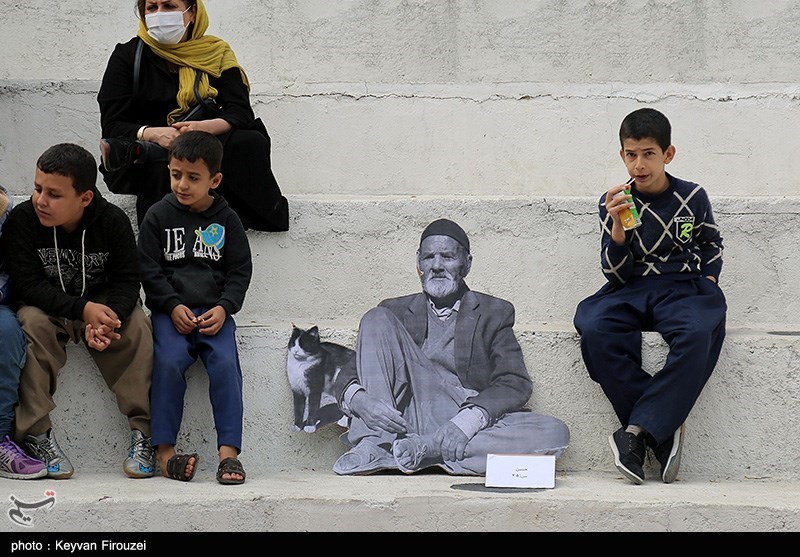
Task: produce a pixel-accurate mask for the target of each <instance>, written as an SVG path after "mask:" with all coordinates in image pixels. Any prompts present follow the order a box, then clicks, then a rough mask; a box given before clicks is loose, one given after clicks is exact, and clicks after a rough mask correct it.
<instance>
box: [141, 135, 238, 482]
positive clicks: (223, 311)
mask: <svg viewBox="0 0 800 557" xmlns="http://www.w3.org/2000/svg"><path fill="white" fill-rule="evenodd" d="M221 162H222V144H221V143H220V142H219V140H218V139H217V138H216V137H214V136H213V135H211V134H208V133H206V132H186V133H184V134H182V135H181V136H179V137H178V138H176V139H175V141H174V142H173V144H172V148H171V150H170V155H169V170H170V176H171V187H172V193H169V194H167V195H166V196H165V197H164V198H163V199H161V201H159V202H157V203H156V204H155V205H153V206H152V207H150V209H149V210H148V211H147V214H146V215H145V217H144V219H143V220H142V224H141V226H140V230H139V262H140V266H141V269H142V276H143V277H144V278H143V281H142V284H143V286H144V291H145V296H146V301H145V303H146V305H147V307H148V308H149V309H150V310H151V311H152V315H151V320H152V323H153V336H154V349H155V353H154V365H153V387H152V392H151V399H150V401H151V408H152V415H153V445H154V446H155V447H156V448H157V453H156V456H157V458H158V462H159V465H160V467H161V473H162V475H163V476H165V477H168V478H172V479H175V480H181V481H189V480H191V479H192V478H193V477H194V473H195V471H196V470H197V461H198V457H197V454H196V453H191V454H179V453H178V452H177V451H176V450H175V443H176V441H177V436H178V431H179V430H180V426H181V420H182V418H183V403H184V395H185V393H186V380H185V377H184V374H185V373H186V370H187V369H188V368H189V367H190V366H191V365H192V364H193V363H194V362H195V361H196V360H197V357H198V356H199V357H200V359H201V360H202V361H203V364H204V365H205V367H206V371H207V372H208V377H209V392H210V396H211V406H212V410H213V413H214V425H215V426H216V430H217V448H218V449H219V461H220V462H219V466H218V468H217V480H218V481H219V482H220V483H222V484H241V483H243V482H244V480H245V472H244V468H243V467H242V464H241V462H240V461H239V459H238V455H239V453H240V452H241V447H242V418H243V406H242V370H241V367H240V366H239V356H238V350H237V345H236V323H235V322H234V320H233V317H232V316H233V314H234V313H236V312H237V311H239V309H241V307H242V304H243V303H244V298H245V294H246V293H247V288H248V287H249V285H250V277H251V274H252V270H253V264H252V261H251V258H250V245H249V243H248V240H247V235H246V234H245V230H244V227H243V226H242V222H241V220H240V219H239V217H238V216H237V215H236V213H235V212H234V211H233V210H232V209H231V208H230V207H229V206H228V204H227V202H226V201H225V199H224V198H223V197H221V196H219V195H218V194H217V193H216V192H215V191H214V189H215V188H216V187H217V186H219V184H220V182H221V181H222V174H221V173H220V165H221Z"/></svg>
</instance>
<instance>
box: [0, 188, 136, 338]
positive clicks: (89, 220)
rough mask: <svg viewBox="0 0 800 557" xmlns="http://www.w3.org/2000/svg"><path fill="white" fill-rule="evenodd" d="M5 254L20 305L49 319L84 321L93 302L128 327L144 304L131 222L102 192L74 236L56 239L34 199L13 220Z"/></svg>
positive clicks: (19, 207)
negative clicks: (137, 307)
mask: <svg viewBox="0 0 800 557" xmlns="http://www.w3.org/2000/svg"><path fill="white" fill-rule="evenodd" d="M0 249H1V250H2V253H3V254H4V256H5V258H6V266H7V268H8V272H9V274H10V275H11V278H12V280H13V281H14V293H15V301H16V302H18V303H21V304H25V305H30V306H35V307H38V308H39V309H41V310H42V311H44V312H45V313H47V314H49V315H54V316H57V317H65V318H68V319H76V320H81V319H83V308H84V307H85V306H86V303H87V302H89V301H91V302H98V303H103V304H105V305H107V306H108V307H110V308H111V309H112V310H113V311H114V312H115V313H116V314H117V316H118V317H119V319H120V320H121V321H122V322H123V323H124V322H125V320H126V318H127V317H128V316H129V315H130V314H131V312H132V311H133V308H134V306H135V305H136V303H137V302H138V301H139V291H140V286H141V285H140V282H139V262H138V257H137V253H136V239H135V237H134V233H133V227H132V226H131V221H130V219H129V218H128V216H127V215H126V214H125V212H124V211H123V210H122V209H120V208H119V207H117V206H116V205H113V204H112V203H109V202H108V201H107V200H106V199H104V198H103V197H102V196H101V195H100V193H99V192H98V191H97V190H94V199H93V200H92V202H91V203H90V204H89V205H88V206H87V207H86V208H85V209H84V213H83V218H82V219H81V223H80V225H79V226H78V228H77V229H76V230H75V231H74V232H71V233H68V232H66V231H65V230H63V229H62V228H61V227H55V234H54V227H46V226H43V225H42V224H41V223H40V222H39V218H38V217H37V216H36V212H35V210H34V207H33V203H32V202H31V200H30V199H29V200H28V201H25V202H24V203H20V204H19V205H17V206H16V207H14V209H13V210H12V211H11V213H10V214H9V215H8V220H7V221H6V223H5V225H4V227H3V236H2V244H0ZM59 270H60V272H59ZM62 284H63V287H62ZM81 292H83V293H81Z"/></svg>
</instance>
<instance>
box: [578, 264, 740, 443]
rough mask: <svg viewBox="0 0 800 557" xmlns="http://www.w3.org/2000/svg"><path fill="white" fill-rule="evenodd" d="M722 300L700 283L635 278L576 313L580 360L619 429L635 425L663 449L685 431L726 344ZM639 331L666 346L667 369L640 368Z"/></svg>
mask: <svg viewBox="0 0 800 557" xmlns="http://www.w3.org/2000/svg"><path fill="white" fill-rule="evenodd" d="M726 312H727V304H726V302H725V295H724V294H723V293H722V290H720V287H719V286H717V284H716V283H715V282H714V281H712V280H710V279H707V278H705V277H694V278H690V279H686V278H683V277H681V278H674V277H664V276H662V277H636V278H634V279H631V280H630V281H629V282H627V283H626V284H625V285H623V286H619V285H612V284H611V283H607V284H606V285H605V286H603V287H602V288H601V289H600V290H599V291H598V292H597V293H596V294H594V295H592V296H590V297H588V298H586V299H585V300H583V301H582V302H581V303H580V304H578V308H577V310H576V312H575V319H574V325H575V328H576V330H577V331H578V334H580V337H581V354H582V355H583V361H584V363H585V364H586V368H587V370H588V371H589V376H590V377H591V378H592V379H593V380H594V381H596V382H598V383H599V384H600V386H601V387H602V389H603V392H604V393H605V394H606V396H607V397H608V399H609V401H610V402H611V404H612V406H613V407H614V411H615V412H616V414H617V417H618V418H619V421H620V423H621V424H622V426H623V427H627V426H628V425H638V426H640V427H642V428H644V429H645V430H646V431H647V432H648V433H649V434H650V435H651V436H652V437H653V438H654V440H655V442H656V444H657V445H660V444H661V443H663V442H664V441H666V440H667V439H669V437H670V436H672V435H673V434H674V433H675V431H676V430H677V429H678V428H679V427H680V426H681V424H683V422H684V421H685V420H686V417H687V416H688V415H689V412H690V411H691V410H692V407H693V406H694V404H695V402H696V401H697V398H698V397H699V396H700V392H701V391H702V390H703V387H704V386H705V384H706V381H708V378H709V377H710V376H711V372H712V371H713V370H714V366H715V365H716V363H717V359H718V357H719V353H720V349H721V348H722V342H723V340H724V339H725V316H726ZM642 331H656V332H658V333H660V334H661V336H662V337H663V338H664V340H665V341H666V342H667V344H668V345H669V354H668V355H667V360H666V362H665V364H664V367H663V368H662V369H661V370H660V371H658V372H656V373H655V374H653V375H650V374H649V373H647V372H646V371H645V370H644V369H642Z"/></svg>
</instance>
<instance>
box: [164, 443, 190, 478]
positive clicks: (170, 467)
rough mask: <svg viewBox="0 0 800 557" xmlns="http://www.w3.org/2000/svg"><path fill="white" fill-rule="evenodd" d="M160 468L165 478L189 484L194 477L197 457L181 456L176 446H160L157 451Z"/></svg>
mask: <svg viewBox="0 0 800 557" xmlns="http://www.w3.org/2000/svg"><path fill="white" fill-rule="evenodd" d="M156 458H157V459H158V466H159V468H161V475H162V476H164V477H165V478H170V479H173V480H180V481H184V482H188V481H189V480H191V479H192V478H193V477H194V473H195V466H197V455H196V454H190V455H179V454H178V453H177V452H176V451H175V445H159V446H158V449H156Z"/></svg>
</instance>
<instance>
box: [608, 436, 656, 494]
mask: <svg viewBox="0 0 800 557" xmlns="http://www.w3.org/2000/svg"><path fill="white" fill-rule="evenodd" d="M644 437H645V434H644V432H642V433H639V434H638V435H634V434H633V433H628V432H627V431H625V428H623V427H621V428H619V429H618V430H617V431H615V432H614V433H613V434H612V435H609V437H608V444H609V445H611V450H612V451H614V464H615V465H616V466H617V470H619V471H620V472H622V474H623V475H624V476H625V477H626V478H628V479H629V480H630V481H632V482H633V483H635V484H641V483H642V482H643V481H644V470H643V469H642V466H643V465H644V455H645V452H646V450H647V447H646V446H645V442H644Z"/></svg>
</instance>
